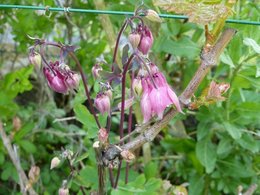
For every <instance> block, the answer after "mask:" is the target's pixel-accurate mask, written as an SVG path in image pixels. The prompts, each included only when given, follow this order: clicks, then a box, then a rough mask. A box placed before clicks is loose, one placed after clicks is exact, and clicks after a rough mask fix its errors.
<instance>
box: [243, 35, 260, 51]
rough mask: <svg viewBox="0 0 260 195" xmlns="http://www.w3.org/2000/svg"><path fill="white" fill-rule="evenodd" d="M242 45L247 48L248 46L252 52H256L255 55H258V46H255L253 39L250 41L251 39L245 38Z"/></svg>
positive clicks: (259, 49)
mask: <svg viewBox="0 0 260 195" xmlns="http://www.w3.org/2000/svg"><path fill="white" fill-rule="evenodd" d="M243 43H244V44H245V45H247V46H250V47H252V48H253V50H254V51H255V52H256V53H260V45H259V44H257V42H256V41H255V40H254V39H251V38H245V39H244V40H243Z"/></svg>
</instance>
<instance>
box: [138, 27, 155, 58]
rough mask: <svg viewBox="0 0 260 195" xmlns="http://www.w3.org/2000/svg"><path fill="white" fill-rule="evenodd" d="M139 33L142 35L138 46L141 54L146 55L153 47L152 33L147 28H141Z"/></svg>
mask: <svg viewBox="0 0 260 195" xmlns="http://www.w3.org/2000/svg"><path fill="white" fill-rule="evenodd" d="M137 31H138V33H139V34H140V35H141V40H140V43H139V45H138V49H139V51H140V52H142V53H143V54H144V55H146V54H147V53H148V52H149V50H150V49H151V47H152V45H153V35H152V32H151V31H150V29H149V28H148V27H147V26H139V27H138V29H137Z"/></svg>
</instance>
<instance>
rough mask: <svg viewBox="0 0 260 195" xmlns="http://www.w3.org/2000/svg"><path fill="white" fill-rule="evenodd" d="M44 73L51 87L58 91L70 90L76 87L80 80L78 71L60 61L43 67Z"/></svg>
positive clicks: (65, 91)
mask: <svg viewBox="0 0 260 195" xmlns="http://www.w3.org/2000/svg"><path fill="white" fill-rule="evenodd" d="M43 74H44V76H45V78H46V79H47V82H48V85H49V87H50V88H51V89H52V90H54V91H56V92H58V93H67V92H68V91H69V90H73V89H76V88H77V87H78V85H79V81H80V77H79V75H78V74H77V73H75V72H73V71H71V70H70V68H69V67H68V66H67V65H64V64H60V63H59V62H58V61H56V62H55V63H52V62H50V63H49V65H48V66H45V67H43Z"/></svg>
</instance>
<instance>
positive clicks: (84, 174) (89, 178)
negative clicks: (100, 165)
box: [79, 166, 98, 189]
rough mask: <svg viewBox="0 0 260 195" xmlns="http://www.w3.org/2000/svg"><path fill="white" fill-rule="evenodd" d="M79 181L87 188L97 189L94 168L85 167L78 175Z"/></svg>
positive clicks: (96, 175) (96, 177)
mask: <svg viewBox="0 0 260 195" xmlns="http://www.w3.org/2000/svg"><path fill="white" fill-rule="evenodd" d="M79 175H80V177H81V179H82V180H83V181H84V183H85V184H86V185H87V184H88V186H91V189H97V188H98V173H97V169H96V167H91V166H86V167H85V168H84V169H82V170H81V171H80V173H79Z"/></svg>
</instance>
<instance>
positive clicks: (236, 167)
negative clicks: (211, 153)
mask: <svg viewBox="0 0 260 195" xmlns="http://www.w3.org/2000/svg"><path fill="white" fill-rule="evenodd" d="M218 166H219V171H220V172H221V174H222V177H225V176H227V177H234V178H239V177H241V178H246V177H252V176H253V175H254V174H255V172H254V171H253V169H252V166H251V165H250V164H248V165H247V164H243V163H242V162H240V160H238V159H235V158H233V159H227V160H221V161H218Z"/></svg>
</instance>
